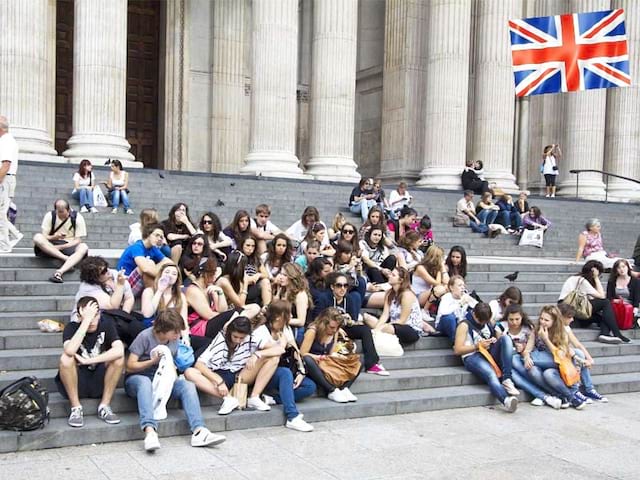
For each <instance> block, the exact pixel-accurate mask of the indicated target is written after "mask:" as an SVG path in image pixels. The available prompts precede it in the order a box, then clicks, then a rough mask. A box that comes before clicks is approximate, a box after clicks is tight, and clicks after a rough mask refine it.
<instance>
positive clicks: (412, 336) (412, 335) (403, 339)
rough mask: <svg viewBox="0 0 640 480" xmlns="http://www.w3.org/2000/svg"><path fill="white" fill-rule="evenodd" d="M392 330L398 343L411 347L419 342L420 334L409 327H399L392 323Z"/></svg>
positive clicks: (399, 325)
mask: <svg viewBox="0 0 640 480" xmlns="http://www.w3.org/2000/svg"><path fill="white" fill-rule="evenodd" d="M391 325H393V329H394V330H395V332H396V337H398V340H400V343H401V344H402V345H403V346H405V345H411V344H412V343H416V342H417V341H418V340H420V334H419V333H418V332H417V331H416V330H415V329H414V328H413V327H410V326H409V325H401V324H399V323H392V324H391Z"/></svg>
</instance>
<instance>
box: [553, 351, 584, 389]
mask: <svg viewBox="0 0 640 480" xmlns="http://www.w3.org/2000/svg"><path fill="white" fill-rule="evenodd" d="M553 361H554V362H556V363H557V364H558V370H559V371H560V378H562V381H563V382H564V384H565V385H566V386H568V387H571V386H572V385H575V384H576V383H578V382H579V381H580V372H579V371H578V369H577V368H576V366H575V365H574V364H573V361H572V360H571V358H568V357H567V356H566V355H561V354H560V352H559V349H558V348H554V349H553Z"/></svg>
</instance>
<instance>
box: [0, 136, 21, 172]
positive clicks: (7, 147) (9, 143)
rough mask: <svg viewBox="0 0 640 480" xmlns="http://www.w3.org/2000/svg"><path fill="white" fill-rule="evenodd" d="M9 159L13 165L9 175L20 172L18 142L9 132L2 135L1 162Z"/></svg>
mask: <svg viewBox="0 0 640 480" xmlns="http://www.w3.org/2000/svg"><path fill="white" fill-rule="evenodd" d="M5 160H9V161H10V162H11V166H10V167H9V171H8V172H7V173H8V174H9V175H15V174H17V173H18V142H16V139H15V138H13V135H11V134H10V133H9V132H7V133H5V134H4V135H2V137H0V163H1V162H3V161H5Z"/></svg>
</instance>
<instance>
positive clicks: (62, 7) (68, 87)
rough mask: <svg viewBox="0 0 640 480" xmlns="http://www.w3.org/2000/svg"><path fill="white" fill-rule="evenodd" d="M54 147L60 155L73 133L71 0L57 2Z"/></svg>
mask: <svg viewBox="0 0 640 480" xmlns="http://www.w3.org/2000/svg"><path fill="white" fill-rule="evenodd" d="M55 130H56V131H55V136H56V138H55V149H56V151H57V152H58V154H59V155H62V152H64V151H65V150H66V149H67V140H69V138H71V134H72V133H73V0H58V3H57V4H56V128H55Z"/></svg>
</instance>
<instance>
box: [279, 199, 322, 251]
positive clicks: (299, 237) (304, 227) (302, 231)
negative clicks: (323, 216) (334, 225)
mask: <svg viewBox="0 0 640 480" xmlns="http://www.w3.org/2000/svg"><path fill="white" fill-rule="evenodd" d="M318 222H320V212H318V209H317V208H316V207H313V206H308V207H305V209H304V211H303V212H302V216H301V218H300V220H298V221H296V222H295V223H294V224H293V225H291V226H290V227H289V228H288V229H287V231H286V232H285V233H286V234H287V236H288V237H289V238H290V239H291V240H293V241H294V242H295V246H296V247H297V246H298V245H299V244H300V242H302V241H303V240H304V239H305V237H306V236H307V233H308V232H309V229H310V228H311V227H312V226H313V224H314V223H318ZM320 223H322V222H320ZM327 243H329V235H327V236H326V243H325V244H324V245H326V244H327ZM324 245H323V246H324Z"/></svg>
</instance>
